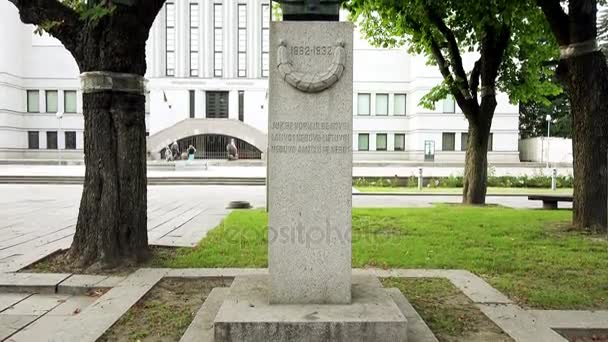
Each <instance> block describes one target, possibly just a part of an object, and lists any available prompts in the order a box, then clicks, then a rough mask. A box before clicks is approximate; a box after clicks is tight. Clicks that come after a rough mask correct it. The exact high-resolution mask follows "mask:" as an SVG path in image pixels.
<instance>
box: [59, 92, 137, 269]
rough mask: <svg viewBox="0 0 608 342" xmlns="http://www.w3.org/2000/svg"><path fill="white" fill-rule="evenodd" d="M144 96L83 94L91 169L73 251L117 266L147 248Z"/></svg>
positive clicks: (82, 260) (82, 258)
mask: <svg viewBox="0 0 608 342" xmlns="http://www.w3.org/2000/svg"><path fill="white" fill-rule="evenodd" d="M144 101H145V97H144V96H143V95H136V94H129V93H119V92H111V91H104V92H99V93H90V94H84V96H83V102H84V103H83V111H84V118H85V137H84V152H85V164H86V166H87V167H86V174H85V182H84V189H83V192H82V199H81V202H80V212H79V214H78V223H77V227H76V235H75V236H74V241H73V243H72V247H71V249H70V254H71V256H72V257H73V258H75V260H77V261H78V263H79V264H81V265H83V266H88V265H91V264H99V265H98V266H100V267H112V266H115V265H117V264H119V263H123V264H124V263H130V262H138V261H140V260H142V258H145V257H146V255H147V251H148V235H147V212H146V209H147V203H146V202H147V197H146V195H147V194H146V158H145V156H146V137H145V131H146V129H145V116H144V115H145V114H144Z"/></svg>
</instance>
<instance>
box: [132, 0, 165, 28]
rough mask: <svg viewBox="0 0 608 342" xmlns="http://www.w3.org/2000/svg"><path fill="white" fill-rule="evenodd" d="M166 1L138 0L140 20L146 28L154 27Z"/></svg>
mask: <svg viewBox="0 0 608 342" xmlns="http://www.w3.org/2000/svg"><path fill="white" fill-rule="evenodd" d="M164 4H165V0H138V1H137V4H136V6H137V8H138V11H137V12H138V13H139V16H140V20H141V21H142V22H143V23H144V24H145V26H146V28H148V29H149V28H150V27H152V24H153V23H154V20H155V19H156V16H157V15H158V12H159V11H160V10H161V9H162V8H163V5H164Z"/></svg>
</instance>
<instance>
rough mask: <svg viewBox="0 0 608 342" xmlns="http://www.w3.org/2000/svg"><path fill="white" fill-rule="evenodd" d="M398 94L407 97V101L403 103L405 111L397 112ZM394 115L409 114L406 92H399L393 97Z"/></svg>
mask: <svg viewBox="0 0 608 342" xmlns="http://www.w3.org/2000/svg"><path fill="white" fill-rule="evenodd" d="M397 96H403V97H404V98H405V103H404V105H403V113H397V111H396V110H395V104H396V103H397ZM393 115H395V116H406V115H407V94H406V93H397V94H395V96H394V99H393Z"/></svg>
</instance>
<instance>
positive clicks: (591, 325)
mask: <svg viewBox="0 0 608 342" xmlns="http://www.w3.org/2000/svg"><path fill="white" fill-rule="evenodd" d="M529 312H530V313H531V314H532V315H533V316H534V317H536V318H538V320H539V321H542V322H543V323H544V324H546V325H548V326H550V327H551V328H555V329H608V311H582V310H530V311H529Z"/></svg>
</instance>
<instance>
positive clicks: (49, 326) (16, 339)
mask: <svg viewBox="0 0 608 342" xmlns="http://www.w3.org/2000/svg"><path fill="white" fill-rule="evenodd" d="M66 319H67V317H66V316H49V315H44V316H42V317H40V318H38V319H36V320H35V321H33V322H32V323H31V324H29V325H27V326H25V327H24V328H23V329H21V330H19V332H17V333H16V334H14V335H13V336H12V337H11V338H10V339H9V340H8V341H7V342H33V341H36V342H39V341H40V342H41V341H50V340H52V338H53V334H54V333H55V332H56V331H57V329H60V328H61V327H63V325H64V322H65V320H66ZM42 336H45V338H42ZM66 342H67V341H66Z"/></svg>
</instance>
